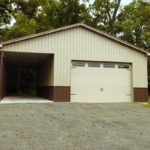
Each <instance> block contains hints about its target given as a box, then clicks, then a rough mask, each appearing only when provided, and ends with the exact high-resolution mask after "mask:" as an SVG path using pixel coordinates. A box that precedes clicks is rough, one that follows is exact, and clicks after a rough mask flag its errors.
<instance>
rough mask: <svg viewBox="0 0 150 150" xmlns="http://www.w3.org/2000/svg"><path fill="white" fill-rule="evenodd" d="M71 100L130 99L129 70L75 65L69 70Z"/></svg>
mask: <svg viewBox="0 0 150 150" xmlns="http://www.w3.org/2000/svg"><path fill="white" fill-rule="evenodd" d="M71 94H72V95H71V101H72V102H129V101H131V71H130V69H118V68H102V67H100V68H89V67H84V68H82V67H76V68H72V70H71Z"/></svg>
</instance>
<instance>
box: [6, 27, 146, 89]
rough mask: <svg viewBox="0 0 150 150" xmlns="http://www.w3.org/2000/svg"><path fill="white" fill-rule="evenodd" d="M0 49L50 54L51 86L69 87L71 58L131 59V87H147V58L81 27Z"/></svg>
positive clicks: (98, 59)
mask: <svg viewBox="0 0 150 150" xmlns="http://www.w3.org/2000/svg"><path fill="white" fill-rule="evenodd" d="M3 50H4V51H16V52H35V53H54V68H55V69H54V85H55V86H70V62H71V60H95V61H115V62H117V61H118V62H132V67H133V74H132V75H133V77H132V78H133V87H147V58H146V56H145V55H144V54H142V53H140V52H137V51H135V50H132V49H130V48H128V47H125V46H123V45H121V44H118V43H116V42H114V41H112V40H109V39H107V38H104V37H102V36H100V35H98V34H96V33H93V32H90V31H88V30H86V29H83V28H81V27H77V28H73V29H70V30H65V31H61V32H57V33H54V34H50V35H45V36H41V37H37V38H33V39H29V40H26V41H20V42H18V43H13V44H8V45H6V46H4V47H3ZM49 84H50V83H49ZM49 84H48V85H49Z"/></svg>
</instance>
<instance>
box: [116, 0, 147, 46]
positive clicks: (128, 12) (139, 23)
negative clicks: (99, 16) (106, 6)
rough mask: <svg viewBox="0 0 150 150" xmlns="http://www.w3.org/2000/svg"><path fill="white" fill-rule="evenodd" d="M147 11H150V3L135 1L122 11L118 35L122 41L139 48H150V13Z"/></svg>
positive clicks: (140, 0)
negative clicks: (149, 16) (149, 17)
mask: <svg viewBox="0 0 150 150" xmlns="http://www.w3.org/2000/svg"><path fill="white" fill-rule="evenodd" d="M147 9H148V10H149V11H150V6H149V3H148V2H143V1H142V0H133V2H132V3H130V4H129V5H127V6H125V7H124V8H123V9H122V11H121V13H120V14H119V17H118V26H117V27H118V35H119V37H120V38H121V39H122V40H124V41H127V42H129V43H132V44H134V45H136V46H139V47H143V48H148V47H149V44H150V43H149V44H148V41H149V40H148V37H149V29H148V28H149V27H150V26H149V23H150V20H149V19H148V16H147V15H150V13H149V11H148V10H147ZM146 13H147V14H146ZM144 18H145V19H144ZM147 35H148V36H147Z"/></svg>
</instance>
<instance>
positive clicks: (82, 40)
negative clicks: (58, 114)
mask: <svg viewBox="0 0 150 150" xmlns="http://www.w3.org/2000/svg"><path fill="white" fill-rule="evenodd" d="M0 51H1V57H0V58H1V61H0V98H1V99H2V98H3V97H4V96H5V91H6V90H5V88H6V84H5V78H6V75H5V74H6V69H5V68H6V66H7V64H14V65H18V64H19V65H30V66H38V70H39V72H38V82H37V95H38V96H41V97H45V98H47V99H50V100H53V101H66V102H69V101H71V102H131V101H142V102H145V101H147V100H148V83H147V55H148V52H147V51H145V50H142V49H140V48H138V47H135V46H133V45H131V44H128V43H126V42H123V41H121V40H119V39H116V38H114V37H112V36H110V35H108V34H105V33H103V32H100V31H98V30H96V29H94V28H92V27H89V26H87V25H85V24H82V23H79V24H75V25H70V26H67V27H62V28H59V29H55V30H51V31H47V32H43V33H39V34H35V35H30V36H26V37H23V38H18V39H15V40H11V41H6V42H4V43H2V44H1V46H0Z"/></svg>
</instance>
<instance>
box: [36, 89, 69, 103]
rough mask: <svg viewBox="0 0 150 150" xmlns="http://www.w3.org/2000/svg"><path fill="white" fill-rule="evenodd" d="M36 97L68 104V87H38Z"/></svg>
mask: <svg viewBox="0 0 150 150" xmlns="http://www.w3.org/2000/svg"><path fill="white" fill-rule="evenodd" d="M37 96H40V97H44V98H46V99H49V100H52V101H54V102H70V86H38V87H37Z"/></svg>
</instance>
